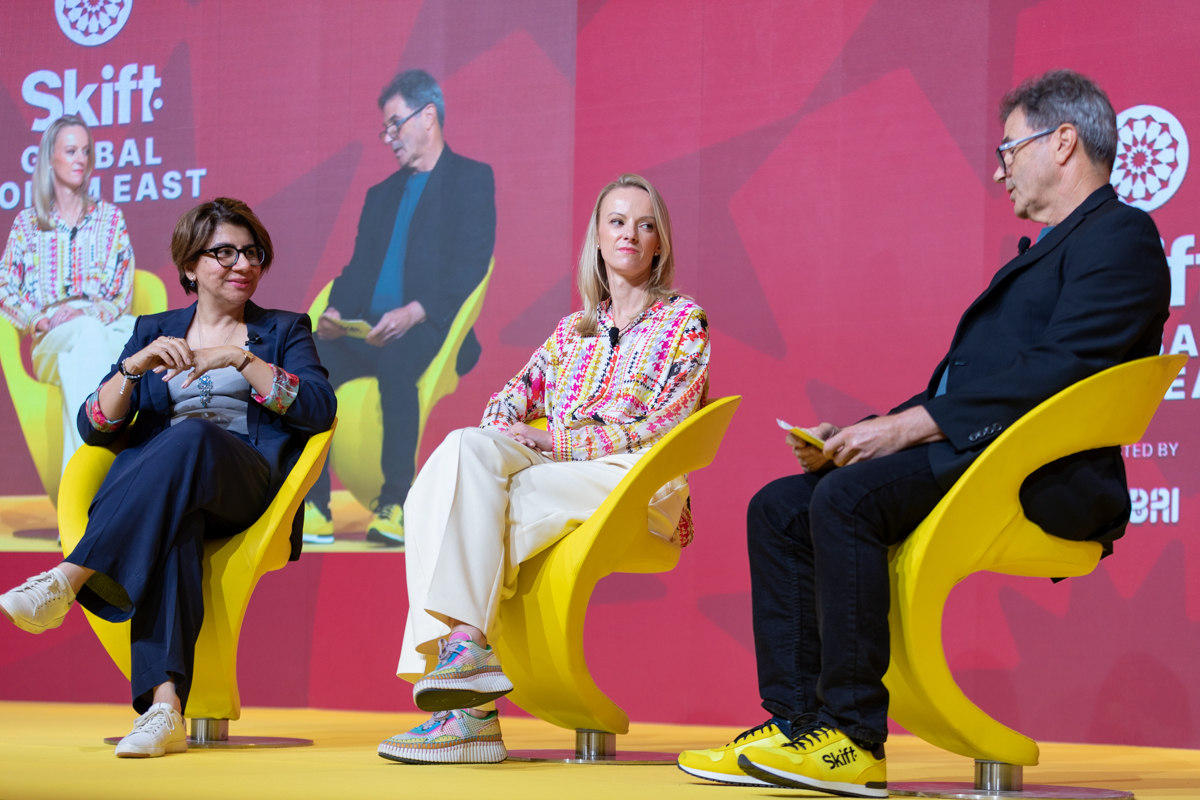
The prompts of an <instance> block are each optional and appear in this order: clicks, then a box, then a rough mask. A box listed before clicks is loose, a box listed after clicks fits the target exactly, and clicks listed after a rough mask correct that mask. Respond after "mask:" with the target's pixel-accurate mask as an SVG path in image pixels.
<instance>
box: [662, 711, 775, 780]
mask: <svg viewBox="0 0 1200 800" xmlns="http://www.w3.org/2000/svg"><path fill="white" fill-rule="evenodd" d="M789 741H790V740H789V739H788V737H787V736H786V735H784V733H783V731H781V730H779V726H778V725H776V724H775V723H774V722H773V721H771V720H767V721H766V722H764V723H763V724H762V725H759V726H757V727H754V728H751V729H750V730H748V731H745V732H743V733H741V734H739V735H738V736H737V738H735V739H734V740H733V741H732V742H730V743H729V744H727V745H725V746H724V747H714V748H713V749H711V750H684V751H683V752H682V753H680V754H679V761H678V762H677V763H678V764H679V768H680V769H681V770H683V771H684V772H686V773H687V774H688V775H691V776H693V777H696V778H703V779H704V780H706V781H716V782H717V783H730V784H734V785H737V786H774V785H775V784H773V783H768V782H766V781H764V780H759V779H758V778H752V777H750V776H749V775H747V774H746V773H745V772H742V768H741V767H739V766H738V763H737V760H738V756H739V755H741V752H742V751H743V750H745V749H746V748H747V747H752V746H755V745H758V746H760V747H779V746H780V745H783V744H787V743H788V742H789Z"/></svg>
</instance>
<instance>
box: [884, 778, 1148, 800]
mask: <svg viewBox="0 0 1200 800" xmlns="http://www.w3.org/2000/svg"><path fill="white" fill-rule="evenodd" d="M888 794H891V795H897V796H899V797H942V798H949V799H950V800H1020V799H1021V798H1029V800H1039V799H1041V798H1045V800H1131V798H1132V797H1133V792H1120V791H1116V790H1113V789H1089V788H1088V787H1086V786H1043V785H1040V784H1032V783H1031V784H1029V785H1028V786H1026V787H1025V788H1024V789H1020V790H1018V791H1015V792H999V791H992V790H990V789H976V788H975V786H974V785H973V784H970V783H920V782H913V783H908V782H904V783H898V782H895V781H888Z"/></svg>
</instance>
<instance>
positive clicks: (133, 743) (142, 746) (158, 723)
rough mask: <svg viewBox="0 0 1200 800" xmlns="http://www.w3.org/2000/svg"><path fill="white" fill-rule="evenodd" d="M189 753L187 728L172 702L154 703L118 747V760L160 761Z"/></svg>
mask: <svg viewBox="0 0 1200 800" xmlns="http://www.w3.org/2000/svg"><path fill="white" fill-rule="evenodd" d="M186 752H187V727H186V726H185V725H184V722H183V717H181V716H179V712H178V711H176V710H175V709H174V708H172V707H171V704H170V703H155V704H154V705H152V706H150V710H149V711H147V712H146V713H145V714H142V715H141V716H140V717H138V718H137V721H136V722H134V723H133V731H132V732H131V733H130V734H129V735H128V736H126V737H125V738H124V739H122V740H121V742H120V744H118V745H117V758H158V757H159V756H165V755H166V754H167V753H186Z"/></svg>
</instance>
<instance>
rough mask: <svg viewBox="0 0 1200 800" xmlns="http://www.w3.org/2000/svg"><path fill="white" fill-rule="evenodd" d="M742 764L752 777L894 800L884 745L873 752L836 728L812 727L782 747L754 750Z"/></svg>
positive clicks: (744, 754) (791, 786)
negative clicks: (890, 791)
mask: <svg viewBox="0 0 1200 800" xmlns="http://www.w3.org/2000/svg"><path fill="white" fill-rule="evenodd" d="M738 766H740V767H741V768H742V769H743V770H745V772H746V774H747V775H752V776H753V777H755V778H758V779H760V780H764V781H769V782H771V783H773V784H775V785H776V786H786V787H788V788H789V789H808V790H810V791H816V792H828V793H829V794H839V795H843V796H845V797H887V796H888V790H887V759H886V758H884V753H883V745H880V746H879V747H878V748H876V750H875V752H873V753H872V752H869V751H867V750H864V749H862V748H861V747H859V746H858V745H857V744H855V743H854V740H852V739H851V738H850V737H849V736H847V735H846V734H844V733H842V732H841V731H839V730H837V729H836V728H829V727H825V726H821V727H819V728H815V729H811V730H809V731H808V732H807V733H802V734H799V735H797V736H796V737H795V738H793V739H792V741H790V742H788V743H787V744H785V745H783V746H782V747H748V748H746V749H745V750H744V751H742V754H741V755H739V756H738Z"/></svg>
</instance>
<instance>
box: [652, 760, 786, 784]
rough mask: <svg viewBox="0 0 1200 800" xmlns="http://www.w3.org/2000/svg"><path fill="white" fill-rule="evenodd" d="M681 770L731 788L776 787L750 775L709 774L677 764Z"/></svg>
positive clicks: (694, 776) (702, 770)
mask: <svg viewBox="0 0 1200 800" xmlns="http://www.w3.org/2000/svg"><path fill="white" fill-rule="evenodd" d="M675 765H676V766H677V767H679V768H680V769H681V770H683V771H684V772H686V773H687V774H688V775H691V776H692V777H693V778H700V779H701V780H706V781H712V782H713V783H725V784H728V785H730V786H775V785H776V784H774V783H767V782H766V781H760V780H759V779H758V778H752V777H750V776H749V775H728V774H726V773H724V772H709V771H708V770H706V769H696V768H695V767H685V766H684V765H683V764H680V763H678V762H676V764H675Z"/></svg>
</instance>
